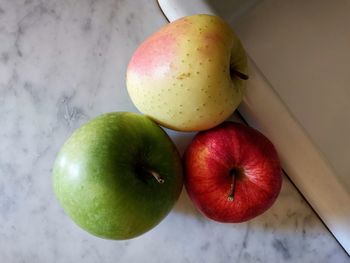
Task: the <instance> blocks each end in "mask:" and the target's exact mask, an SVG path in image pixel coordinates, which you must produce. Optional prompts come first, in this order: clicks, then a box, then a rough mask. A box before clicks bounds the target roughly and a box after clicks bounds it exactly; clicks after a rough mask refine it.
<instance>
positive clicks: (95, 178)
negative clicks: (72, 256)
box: [53, 112, 183, 240]
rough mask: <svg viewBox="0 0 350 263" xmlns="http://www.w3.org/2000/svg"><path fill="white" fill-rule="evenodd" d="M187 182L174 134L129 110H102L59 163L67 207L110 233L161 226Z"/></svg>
mask: <svg viewBox="0 0 350 263" xmlns="http://www.w3.org/2000/svg"><path fill="white" fill-rule="evenodd" d="M144 167H145V168H147V170H152V171H154V172H156V173H158V174H159V175H160V176H161V177H162V178H163V179H164V182H163V183H159V182H158V181H157V180H156V179H155V178H154V177H153V176H151V175H150V174H149V173H148V172H146V170H143V169H144ZM182 185H183V176H182V164H181V158H180V156H179V153H178V151H177V149H176V148H175V146H174V144H173V142H172V141H171V140H170V138H169V137H168V135H167V134H166V133H165V132H164V131H163V130H162V129H161V128H160V127H159V126H158V125H157V124H156V123H154V122H153V121H152V120H150V119H149V118H147V117H146V116H142V115H139V114H134V113H128V112H119V113H118V112H114V113H108V114H104V115H101V116H99V117H97V118H95V119H93V120H91V121H89V122H88V123H87V124H85V125H83V126H82V127H81V128H79V129H78V130H77V131H75V132H74V133H73V135H72V136H71V137H70V138H69V139H68V140H67V142H66V143H65V144H64V146H63V147H62V149H61V150H60V152H59V154H58V156H57V159H56V162H55V164H54V169H53V186H54V191H55V193H56V196H57V198H58V200H59V202H60V204H61V205H62V207H63V209H64V211H65V212H66V213H67V214H68V215H69V216H70V217H71V218H72V219H73V221H75V223H77V224H78V225H79V226H80V227H82V228H83V229H85V230H86V231H88V232H90V233H91V234H94V235H96V236H99V237H103V238H107V239H119V240H121V239H129V238H133V237H136V236H139V235H141V234H143V233H145V232H146V231H148V230H150V229H151V228H153V227H154V226H156V225H157V224H158V223H159V222H160V221H161V220H162V219H163V218H164V217H165V216H166V215H167V214H168V213H169V212H170V210H171V209H172V207H173V205H174V204H175V202H176V200H177V199H178V197H179V195H180V192H181V189H182Z"/></svg>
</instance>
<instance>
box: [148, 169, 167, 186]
mask: <svg viewBox="0 0 350 263" xmlns="http://www.w3.org/2000/svg"><path fill="white" fill-rule="evenodd" d="M147 172H149V173H150V174H151V175H152V176H153V177H154V178H155V179H156V180H157V182H158V183H160V184H164V179H163V178H162V177H161V176H160V175H159V174H158V173H157V172H155V171H152V170H147Z"/></svg>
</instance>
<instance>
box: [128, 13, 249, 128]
mask: <svg viewBox="0 0 350 263" xmlns="http://www.w3.org/2000/svg"><path fill="white" fill-rule="evenodd" d="M230 65H233V67H234V68H235V69H236V70H238V71H240V72H242V73H245V74H247V57H246V53H245V51H244V49H243V47H242V45H241V43H240V41H239V39H238V38H237V36H236V35H235V34H234V32H233V31H232V29H231V28H230V26H229V25H228V24H227V23H226V22H225V21H223V20H222V19H221V18H219V17H217V16H212V15H193V16H188V17H184V18H181V19H179V20H176V21H174V22H172V23H170V24H168V25H166V26H164V27H163V28H161V29H160V30H159V31H158V32H155V33H154V34H153V35H151V36H150V37H149V38H148V39H146V41H144V42H143V43H142V44H141V45H140V46H139V48H138V49H137V50H136V51H135V53H134V54H133V56H132V58H131V60H130V63H129V65H128V69H127V88H128V92H129V95H130V97H131V99H132V101H133V103H134V104H135V106H136V107H137V108H138V109H139V110H140V111H141V112H142V113H144V114H146V115H148V116H150V117H151V118H153V119H154V120H155V121H156V122H158V123H160V124H161V125H163V126H165V127H167V128H171V129H174V130H180V131H199V130H205V129H209V128H211V127H214V126H216V125H218V124H219V123H221V122H223V121H224V120H225V119H226V118H227V117H229V116H230V115H231V114H232V113H233V111H234V110H235V109H236V108H237V106H238V105H239V103H240V102H241V100H242V97H243V94H244V90H245V88H244V87H245V81H244V80H241V79H239V78H238V77H233V78H231V75H230Z"/></svg>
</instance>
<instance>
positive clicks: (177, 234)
mask: <svg viewBox="0 0 350 263" xmlns="http://www.w3.org/2000/svg"><path fill="white" fill-rule="evenodd" d="M141 10H142V11H141ZM165 23H166V20H165V18H164V17H163V15H162V13H161V12H160V10H159V8H158V6H157V4H156V2H155V1H147V0H142V1H125V0H123V1H122V0H104V1H96V0H89V1H86V0H84V1H83V0H76V1H66V0H62V1H57V0H47V1H41V0H13V1H6V0H0V127H1V129H0V143H1V144H0V145H1V146H0V261H1V262H11V263H12V262H116V261H117V262H349V261H350V260H349V258H348V255H347V254H346V253H345V251H344V250H343V249H342V248H341V247H340V246H339V244H338V243H337V241H336V240H335V239H334V237H333V236H332V235H331V234H330V233H329V232H328V230H327V229H326V228H325V226H324V225H323V224H322V222H321V221H320V219H319V218H318V216H317V215H316V214H315V213H314V212H313V210H312V209H311V208H310V207H309V205H308V204H307V203H306V202H305V201H304V199H303V197H302V196H301V195H300V194H299V192H298V191H297V190H296V189H295V187H294V186H293V184H292V183H291V182H290V181H289V180H288V179H287V177H284V184H283V188H282V192H281V194H280V197H279V199H278V200H277V202H276V203H275V205H274V206H273V207H272V208H271V209H270V210H269V211H268V212H267V213H265V214H263V215H262V216H260V217H258V218H256V219H254V220H252V221H250V222H247V223H242V224H219V223H216V222H213V221H210V220H208V219H205V218H204V217H203V216H201V215H200V214H199V213H198V212H197V211H196V210H195V209H194V207H193V206H192V204H191V203H190V201H189V199H188V197H187V194H186V192H183V193H182V195H181V197H180V200H179V201H178V203H177V204H176V206H175V208H174V210H173V211H172V213H170V214H169V216H168V217H167V218H166V219H165V220H164V221H163V222H161V223H160V225H158V226H157V227H156V228H154V229H153V230H151V231H149V232H148V233H146V234H145V235H143V236H141V237H138V238H136V239H132V240H128V241H110V240H104V239H100V238H97V237H94V236H91V235H89V234H88V233H86V232H84V231H83V230H81V229H80V228H78V227H77V226H76V225H75V224H74V223H73V222H72V221H71V220H70V219H69V218H68V217H67V216H66V215H65V214H64V212H63V210H62V209H61V207H60V206H59V204H58V202H57V201H56V199H55V197H54V194H53V191H52V185H51V168H52V165H53V162H54V159H55V156H56V153H57V151H58V149H59V148H60V146H61V145H62V143H63V142H64V141H65V139H66V138H67V137H68V136H69V135H70V134H71V133H72V131H73V130H74V129H75V128H77V127H79V126H80V125H81V124H82V123H84V122H86V121H87V120H89V119H91V118H93V117H95V116H97V115H99V114H101V113H105V112H109V111H119V110H133V111H137V110H136V109H135V108H134V107H133V105H132V103H131V101H130V100H129V99H125V98H127V92H126V88H125V71H126V66H127V63H128V60H129V58H130V56H131V54H132V52H133V51H134V50H135V48H136V47H137V46H138V44H139V43H140V42H141V41H142V40H143V39H144V38H145V37H146V36H148V35H149V34H150V33H151V32H152V31H154V30H156V29H157V28H159V27H160V26H161V25H163V24H165ZM171 136H172V137H173V138H174V140H175V142H176V143H177V144H178V146H179V149H180V151H183V148H184V145H185V144H186V143H187V142H188V140H189V139H190V138H191V136H192V134H183V133H175V132H171Z"/></svg>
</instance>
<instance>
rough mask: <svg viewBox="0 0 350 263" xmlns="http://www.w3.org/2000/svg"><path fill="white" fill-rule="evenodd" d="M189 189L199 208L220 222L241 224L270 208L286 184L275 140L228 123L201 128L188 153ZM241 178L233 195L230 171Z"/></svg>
mask: <svg viewBox="0 0 350 263" xmlns="http://www.w3.org/2000/svg"><path fill="white" fill-rule="evenodd" d="M183 162H184V170H185V186H186V190H187V192H188V194H189V196H190V198H191V200H192V201H193V203H194V204H195V206H196V207H197V208H198V210H199V211H201V212H202V213H203V214H204V215H205V216H207V217H209V218H211V219H213V220H215V221H219V222H224V223H239V222H244V221H247V220H250V219H252V218H254V217H256V216H258V215H260V214H262V213H263V212H265V211H266V210H267V209H269V208H270V207H271V206H272V204H273V203H274V202H275V200H276V198H277V196H278V194H279V192H280V190H281V185H282V176H281V172H282V171H281V167H280V161H279V158H278V155H277V152H276V150H275V148H274V146H273V144H272V143H271V142H270V141H269V140H268V139H267V138H266V137H265V136H264V135H263V134H261V133H260V132H258V131H257V130H255V129H253V128H250V127H247V126H245V125H243V124H239V123H233V122H224V123H222V124H221V125H219V126H217V127H215V128H213V129H210V130H208V131H203V132H200V133H198V134H197V135H196V136H195V137H194V139H193V141H192V142H191V144H190V145H189V147H188V148H187V150H186V152H185V155H184V158H183ZM233 168H236V169H237V168H238V169H239V170H240V171H241V174H239V175H238V176H237V177H236V179H235V180H236V182H235V184H236V186H235V192H234V198H233V200H229V198H228V197H229V195H230V191H231V185H232V182H233V181H232V176H230V170H231V169H233Z"/></svg>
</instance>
